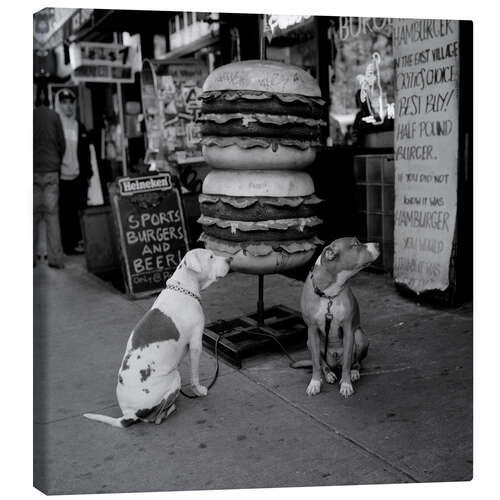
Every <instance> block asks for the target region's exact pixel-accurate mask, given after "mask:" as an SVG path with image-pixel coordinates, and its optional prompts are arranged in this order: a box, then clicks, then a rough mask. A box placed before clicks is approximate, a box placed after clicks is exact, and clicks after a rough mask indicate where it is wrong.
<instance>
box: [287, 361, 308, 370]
mask: <svg viewBox="0 0 500 500" xmlns="http://www.w3.org/2000/svg"><path fill="white" fill-rule="evenodd" d="M311 366H312V361H311V360H310V359H301V360H300V361H295V363H292V364H291V365H290V367H291V368H296V369H298V368H311Z"/></svg>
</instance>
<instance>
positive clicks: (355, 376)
mask: <svg viewBox="0 0 500 500" xmlns="http://www.w3.org/2000/svg"><path fill="white" fill-rule="evenodd" d="M360 377H361V375H360V374H359V370H351V380H352V381H353V382H356V380H359V378H360Z"/></svg>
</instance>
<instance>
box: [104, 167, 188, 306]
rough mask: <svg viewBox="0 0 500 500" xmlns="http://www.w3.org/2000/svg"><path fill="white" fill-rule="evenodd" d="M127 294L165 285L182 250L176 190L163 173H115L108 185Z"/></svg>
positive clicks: (182, 225)
mask: <svg viewBox="0 0 500 500" xmlns="http://www.w3.org/2000/svg"><path fill="white" fill-rule="evenodd" d="M109 192H110V197H111V208H112V213H113V220H114V224H115V227H116V229H117V233H118V240H119V246H120V257H121V259H120V260H121V264H122V270H123V274H124V278H125V284H126V287H127V292H128V294H129V296H131V297H133V298H140V297H144V296H147V295H151V294H153V293H156V292H158V291H160V290H161V289H163V288H164V287H165V282H166V280H167V279H168V278H169V277H170V276H171V275H172V273H173V272H174V270H175V269H176V267H177V266H178V265H179V263H180V261H181V260H182V258H183V257H184V254H185V253H186V252H187V250H188V238H187V232H186V224H185V220H184V211H183V206H182V201H181V198H180V194H179V190H178V188H177V186H175V185H174V181H173V178H172V177H171V175H170V174H169V173H163V174H159V175H154V176H144V177H121V178H119V179H118V180H117V181H116V182H114V183H113V184H111V185H110V187H109Z"/></svg>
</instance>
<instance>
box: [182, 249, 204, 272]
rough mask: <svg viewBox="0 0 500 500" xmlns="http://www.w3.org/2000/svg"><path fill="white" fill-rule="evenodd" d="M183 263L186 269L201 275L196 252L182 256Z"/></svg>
mask: <svg viewBox="0 0 500 500" xmlns="http://www.w3.org/2000/svg"><path fill="white" fill-rule="evenodd" d="M184 262H185V263H186V267H187V268H188V269H191V271H194V272H195V273H201V264H200V261H199V260H198V257H197V255H196V252H193V251H191V252H188V253H187V254H186V255H185V256H184Z"/></svg>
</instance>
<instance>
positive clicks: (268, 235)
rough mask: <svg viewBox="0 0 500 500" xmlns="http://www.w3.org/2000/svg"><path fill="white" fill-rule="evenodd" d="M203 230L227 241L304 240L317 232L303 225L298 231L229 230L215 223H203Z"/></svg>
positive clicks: (294, 228)
mask: <svg viewBox="0 0 500 500" xmlns="http://www.w3.org/2000/svg"><path fill="white" fill-rule="evenodd" d="M203 231H204V232H205V233H206V234H208V235H209V236H213V237H214V238H219V239H221V240H227V241H245V242H247V241H284V240H305V239H308V238H313V237H314V236H316V234H317V230H316V228H315V227H307V226H306V227H304V229H303V230H302V231H300V229H299V228H297V227H290V228H288V229H268V230H266V231H240V230H238V229H237V230H236V231H235V232H234V233H233V232H231V228H229V227H228V228H222V227H219V226H217V225H215V224H214V225H212V226H207V225H203Z"/></svg>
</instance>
